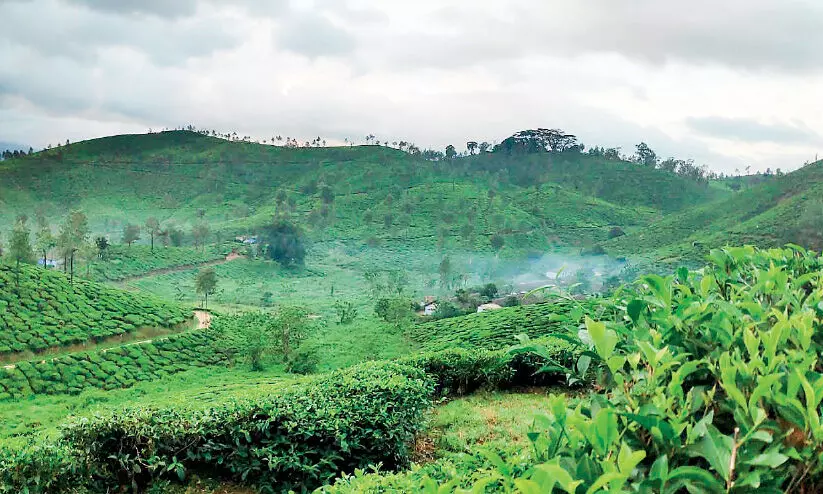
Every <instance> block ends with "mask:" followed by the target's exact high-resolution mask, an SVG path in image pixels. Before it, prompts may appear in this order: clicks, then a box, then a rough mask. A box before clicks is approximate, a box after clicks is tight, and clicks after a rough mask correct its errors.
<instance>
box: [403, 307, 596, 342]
mask: <svg viewBox="0 0 823 494" xmlns="http://www.w3.org/2000/svg"><path fill="white" fill-rule="evenodd" d="M609 310H610V309H609V308H608V304H607V303H606V301H604V300H602V299H595V300H588V301H575V300H567V299H559V300H557V301H554V302H550V303H542V304H533V305H523V306H518V307H507V308H504V309H500V310H494V311H486V312H481V313H477V314H469V315H467V316H464V317H454V318H450V319H443V320H440V321H433V322H427V323H423V324H418V325H416V326H414V327H412V328H410V329H409V331H408V332H407V334H408V336H409V337H410V338H412V339H413V340H415V341H417V342H419V343H421V344H422V345H423V346H424V347H425V348H426V349H427V350H443V349H446V348H486V349H489V350H498V349H501V348H506V347H509V346H511V345H513V344H515V343H516V342H517V339H516V337H517V336H518V335H521V334H523V335H527V336H529V337H531V338H537V337H541V336H546V335H550V334H553V333H557V332H560V331H562V330H563V329H564V328H566V327H575V328H576V327H577V325H578V324H579V323H580V322H581V321H582V319H583V316H584V315H587V314H588V315H592V316H594V317H598V318H599V317H601V316H602V315H603V314H604V313H605V312H607V311H609Z"/></svg>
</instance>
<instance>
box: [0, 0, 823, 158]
mask: <svg viewBox="0 0 823 494" xmlns="http://www.w3.org/2000/svg"><path fill="white" fill-rule="evenodd" d="M0 19H2V25H1V26H0V141H4V142H18V143H25V144H31V145H34V146H35V147H42V146H45V145H46V144H48V143H56V142H58V141H65V140H66V139H71V140H72V141H76V140H80V139H84V138H90V137H98V136H103V135H109V134H116V133H125V132H145V131H146V130H147V129H148V128H153V129H159V128H163V127H174V126H178V125H184V124H188V123H191V124H194V125H196V126H198V127H203V128H210V129H211V128H214V129H217V130H219V131H236V132H237V133H238V134H240V135H247V134H248V135H252V136H254V137H257V138H261V139H262V138H267V137H271V136H273V135H278V134H280V135H283V136H292V137H297V138H299V139H300V140H301V141H302V140H306V139H310V138H311V137H312V136H314V137H316V136H322V137H323V138H325V139H327V140H329V141H342V140H343V139H344V138H350V139H354V140H356V141H362V138H363V136H365V135H366V134H369V133H373V134H375V135H377V137H378V139H380V140H400V139H404V140H409V141H412V142H414V143H416V144H417V145H418V146H420V147H435V148H443V147H445V145H446V144H450V143H452V144H455V145H456V146H457V147H458V149H463V148H465V142H466V141H467V140H477V141H482V140H488V141H490V142H491V141H495V140H497V141H499V140H502V139H503V138H505V137H506V136H508V135H510V134H512V133H513V132H515V131H517V130H520V129H525V128H535V127H559V128H563V129H565V130H566V131H568V132H572V133H574V134H576V135H578V136H579V137H580V138H581V140H582V141H583V142H584V143H586V144H589V145H594V144H600V145H606V146H622V147H623V149H624V150H625V151H631V150H633V145H634V144H636V143H638V142H640V141H645V142H647V143H648V144H649V145H650V146H651V147H652V148H653V149H655V150H656V151H657V152H658V155H660V156H661V157H666V156H677V157H681V158H689V157H691V158H694V159H695V160H696V161H698V162H700V163H705V164H707V165H709V166H710V167H711V168H713V169H715V170H719V171H733V170H734V169H735V168H741V169H742V168H743V167H744V166H746V165H751V166H752V167H753V168H754V169H761V170H763V169H765V168H766V167H771V168H777V167H781V168H783V169H791V168H796V167H797V166H799V165H800V164H802V163H803V162H804V161H811V160H813V159H814V158H815V155H816V154H817V153H818V152H820V153H821V154H822V155H823V49H821V47H823V2H821V1H819V0H690V1H688V2H687V1H681V0H678V1H675V0H575V1H569V0H505V1H501V0H391V1H386V0H384V1H379V0H313V1H312V0H270V1H265V0H237V1H233V2H232V1H224V0H174V1H172V0H117V1H115V0H0Z"/></svg>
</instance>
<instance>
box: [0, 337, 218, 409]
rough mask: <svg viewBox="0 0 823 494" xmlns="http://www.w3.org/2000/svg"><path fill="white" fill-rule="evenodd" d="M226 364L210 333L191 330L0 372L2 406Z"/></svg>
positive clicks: (22, 363)
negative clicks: (14, 400) (22, 399)
mask: <svg viewBox="0 0 823 494" xmlns="http://www.w3.org/2000/svg"><path fill="white" fill-rule="evenodd" d="M227 360H228V356H227V354H226V353H224V352H222V351H220V350H218V349H217V348H216V347H215V346H214V337H213V335H212V332H211V331H209V330H193V331H190V332H187V333H182V334H179V335H172V336H169V337H166V338H161V339H157V340H153V341H149V342H145V343H136V344H131V345H124V346H119V347H115V348H111V349H107V350H101V351H98V352H83V353H73V354H70V355H65V356H62V357H57V358H53V359H49V360H31V361H24V362H18V363H16V364H15V365H13V366H8V367H3V368H0V400H4V399H9V398H20V397H24V396H31V395H36V394H50V395H53V394H65V393H68V394H78V393H81V392H82V391H84V390H88V389H104V390H112V389H120V388H127V387H130V386H133V385H134V384H136V383H138V382H144V381H153V380H156V379H160V378H163V377H165V376H169V375H172V374H176V373H178V372H183V371H186V370H190V369H194V368H198V367H206V366H211V365H218V364H221V363H225V362H226V361H227Z"/></svg>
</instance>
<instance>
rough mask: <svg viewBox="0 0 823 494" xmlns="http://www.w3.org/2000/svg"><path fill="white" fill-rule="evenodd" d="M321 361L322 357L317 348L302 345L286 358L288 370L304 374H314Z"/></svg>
mask: <svg viewBox="0 0 823 494" xmlns="http://www.w3.org/2000/svg"><path fill="white" fill-rule="evenodd" d="M319 363H320V357H319V355H318V354H317V349H316V348H314V347H309V346H307V345H301V346H300V347H298V348H297V350H295V351H294V352H292V353H291V355H289V357H288V359H287V360H286V372H291V373H292V374H303V375H306V374H314V373H315V372H316V371H317V365H318V364H319Z"/></svg>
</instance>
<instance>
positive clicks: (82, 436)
mask: <svg viewBox="0 0 823 494" xmlns="http://www.w3.org/2000/svg"><path fill="white" fill-rule="evenodd" d="M431 391H432V384H431V382H430V381H429V380H428V379H426V377H425V374H424V373H423V372H421V371H420V370H418V369H415V368H413V367H408V366H402V365H398V364H394V363H385V362H384V363H367V364H363V365H360V366H357V367H355V368H351V369H348V370H344V371H338V372H334V373H330V374H326V375H323V376H318V377H316V378H312V379H304V380H302V381H298V382H296V383H295V384H292V385H289V386H285V387H284V388H282V389H281V390H280V391H279V392H278V393H276V394H273V395H267V396H266V395H263V396H253V395H252V396H236V397H228V398H227V399H226V400H225V402H224V403H221V404H220V405H219V406H213V407H209V408H191V409H179V408H177V409H148V408H131V409H128V410H123V411H119V412H117V413H113V414H110V415H105V416H97V417H94V418H91V419H81V420H79V421H77V422H75V423H73V424H71V425H69V426H68V427H67V429H66V430H65V432H64V438H65V440H66V441H67V442H68V444H70V445H71V446H72V447H73V448H74V449H76V450H78V451H83V452H85V454H86V455H87V459H88V462H89V464H91V465H93V467H94V469H93V472H94V477H95V481H96V482H98V483H102V484H105V485H108V486H110V487H116V486H117V485H125V486H129V487H134V488H141V487H143V486H146V485H148V484H149V483H151V482H152V481H154V480H156V479H161V478H173V479H184V478H185V477H186V475H188V474H189V472H192V471H200V472H206V473H207V474H208V475H209V476H211V477H223V478H231V479H235V480H238V481H244V482H256V483H259V484H260V485H262V486H264V487H265V486H268V489H269V490H275V489H276V490H277V491H287V490H288V489H289V488H291V489H295V490H297V491H301V490H305V489H311V488H315V487H318V486H320V485H322V484H323V483H325V482H328V481H330V480H331V479H332V478H334V477H335V476H336V475H338V474H339V472H341V471H353V470H354V469H355V468H362V467H365V466H367V465H369V464H371V463H378V462H382V463H383V464H384V465H387V466H389V467H402V466H405V465H406V464H407V463H408V454H409V451H408V449H407V447H408V444H409V443H410V441H411V439H412V437H413V436H414V434H415V432H417V430H418V429H419V427H420V425H421V423H422V416H423V412H424V411H425V409H426V408H427V407H428V406H429V404H430V396H431Z"/></svg>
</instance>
